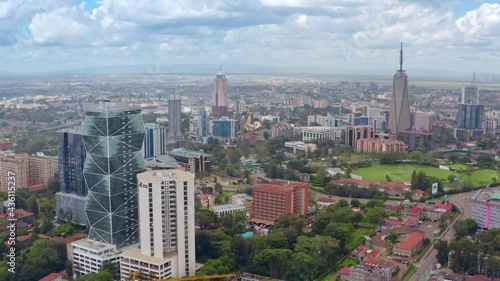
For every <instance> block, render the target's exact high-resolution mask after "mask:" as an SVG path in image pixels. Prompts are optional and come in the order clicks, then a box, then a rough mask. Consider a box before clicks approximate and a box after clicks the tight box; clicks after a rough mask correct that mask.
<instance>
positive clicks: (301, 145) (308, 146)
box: [284, 141, 317, 155]
mask: <svg viewBox="0 0 500 281" xmlns="http://www.w3.org/2000/svg"><path fill="white" fill-rule="evenodd" d="M316 149H317V146H316V144H314V143H305V142H303V141H287V142H285V149H284V150H285V153H288V154H289V155H295V154H297V152H304V153H305V155H307V154H308V153H309V152H313V151H315V150H316Z"/></svg>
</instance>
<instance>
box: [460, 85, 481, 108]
mask: <svg viewBox="0 0 500 281" xmlns="http://www.w3.org/2000/svg"><path fill="white" fill-rule="evenodd" d="M461 102H462V103H463V104H479V87H478V86H476V85H464V86H462V100H461Z"/></svg>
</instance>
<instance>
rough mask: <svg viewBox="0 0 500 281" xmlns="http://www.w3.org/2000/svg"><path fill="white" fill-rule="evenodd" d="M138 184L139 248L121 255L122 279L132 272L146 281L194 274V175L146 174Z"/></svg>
mask: <svg viewBox="0 0 500 281" xmlns="http://www.w3.org/2000/svg"><path fill="white" fill-rule="evenodd" d="M137 181H138V193H139V222H140V223H139V229H140V248H137V247H134V248H133V249H130V250H127V251H124V253H123V254H121V262H120V274H121V278H122V279H126V278H128V277H130V276H131V274H132V273H133V272H134V271H139V272H140V274H144V276H147V277H148V278H149V279H166V278H179V277H183V276H187V275H194V274H195V270H196V265H195V243H194V239H195V235H194V226H195V225H194V175H193V174H191V173H189V172H184V171H177V170H171V171H148V172H144V173H141V174H138V175H137Z"/></svg>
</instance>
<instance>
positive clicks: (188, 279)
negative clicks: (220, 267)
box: [132, 271, 237, 281]
mask: <svg viewBox="0 0 500 281" xmlns="http://www.w3.org/2000/svg"><path fill="white" fill-rule="evenodd" d="M138 273H139V272H137V271H135V272H134V273H132V281H138V280H137V278H136V277H137V274H138ZM236 277H237V275H236V274H235V273H228V274H215V275H200V276H186V277H181V278H168V279H150V280H146V281H191V280H205V279H217V278H236Z"/></svg>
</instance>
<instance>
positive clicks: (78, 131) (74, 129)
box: [57, 126, 82, 135]
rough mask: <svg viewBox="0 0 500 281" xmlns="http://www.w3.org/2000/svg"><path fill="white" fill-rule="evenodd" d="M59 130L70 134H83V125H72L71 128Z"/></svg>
mask: <svg viewBox="0 0 500 281" xmlns="http://www.w3.org/2000/svg"><path fill="white" fill-rule="evenodd" d="M57 132H58V133H70V134H76V135H81V134H82V127H80V126H76V127H71V128H65V129H62V130H59V131H57Z"/></svg>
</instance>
